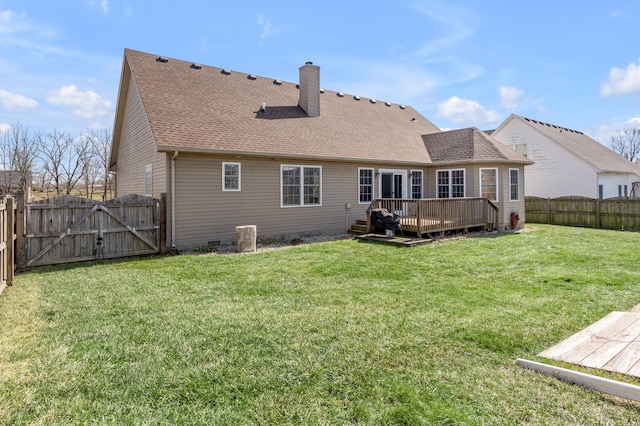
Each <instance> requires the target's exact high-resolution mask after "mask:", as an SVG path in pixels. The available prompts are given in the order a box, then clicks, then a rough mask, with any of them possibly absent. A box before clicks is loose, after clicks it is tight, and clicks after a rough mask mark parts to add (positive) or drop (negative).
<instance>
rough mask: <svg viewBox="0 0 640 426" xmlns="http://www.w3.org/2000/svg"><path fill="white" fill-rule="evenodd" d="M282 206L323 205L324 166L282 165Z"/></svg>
mask: <svg viewBox="0 0 640 426" xmlns="http://www.w3.org/2000/svg"><path fill="white" fill-rule="evenodd" d="M280 192H281V197H280V199H281V206H282V207H297V206H320V205H322V168H321V167H319V166H294V165H286V164H283V165H281V166H280Z"/></svg>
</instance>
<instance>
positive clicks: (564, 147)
mask: <svg viewBox="0 0 640 426" xmlns="http://www.w3.org/2000/svg"><path fill="white" fill-rule="evenodd" d="M491 136H493V137H494V138H495V139H497V140H499V141H500V142H502V143H503V144H505V145H507V146H509V147H511V148H512V149H514V150H515V151H516V152H519V153H521V154H523V155H525V156H527V157H528V158H529V159H530V160H532V161H533V162H534V164H533V165H531V166H529V167H527V168H526V170H525V181H526V182H527V186H526V191H525V195H527V196H536V197H544V198H556V197H563V196H572V195H573V196H583V197H590V198H601V199H603V198H611V197H620V196H623V197H624V196H630V195H632V194H631V192H632V188H633V187H634V183H637V182H639V181H640V166H639V165H637V164H634V163H632V162H631V161H629V160H627V159H626V158H624V157H622V156H621V155H618V154H616V153H615V152H613V151H612V150H611V149H609V148H607V147H606V146H604V145H602V144H601V143H599V142H598V141H595V140H593V139H591V138H590V137H589V136H587V135H585V134H584V133H582V132H579V131H577V130H571V129H567V128H565V127H562V126H557V125H554V124H548V123H544V122H542V121H538V120H533V119H530V118H526V117H521V116H519V115H511V116H510V117H509V118H507V119H506V120H505V121H504V123H502V124H501V125H500V127H498V128H497V129H496V130H494V131H493V132H492V133H491ZM635 195H636V196H640V194H635Z"/></svg>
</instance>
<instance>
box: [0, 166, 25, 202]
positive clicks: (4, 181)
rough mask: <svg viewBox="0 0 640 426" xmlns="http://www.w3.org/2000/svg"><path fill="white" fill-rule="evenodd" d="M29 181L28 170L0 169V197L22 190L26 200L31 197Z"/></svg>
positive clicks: (14, 194) (13, 194)
mask: <svg viewBox="0 0 640 426" xmlns="http://www.w3.org/2000/svg"><path fill="white" fill-rule="evenodd" d="M31 182H32V177H31V171H30V170H25V171H20V170H0V197H6V196H7V195H12V196H16V194H17V193H18V192H22V193H23V194H24V197H25V200H27V202H28V201H29V200H31V197H32V192H31Z"/></svg>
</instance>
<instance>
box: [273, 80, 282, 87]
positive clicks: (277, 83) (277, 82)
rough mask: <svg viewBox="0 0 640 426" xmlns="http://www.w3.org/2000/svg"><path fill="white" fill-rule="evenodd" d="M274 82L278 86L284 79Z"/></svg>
mask: <svg viewBox="0 0 640 426" xmlns="http://www.w3.org/2000/svg"><path fill="white" fill-rule="evenodd" d="M273 84H275V85H276V86H280V85H282V80H273Z"/></svg>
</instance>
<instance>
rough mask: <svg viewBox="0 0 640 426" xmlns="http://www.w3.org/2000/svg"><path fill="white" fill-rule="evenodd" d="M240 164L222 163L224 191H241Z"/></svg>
mask: <svg viewBox="0 0 640 426" xmlns="http://www.w3.org/2000/svg"><path fill="white" fill-rule="evenodd" d="M240 170H241V167H240V163H226V162H223V163H222V190H223V191H240Z"/></svg>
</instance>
